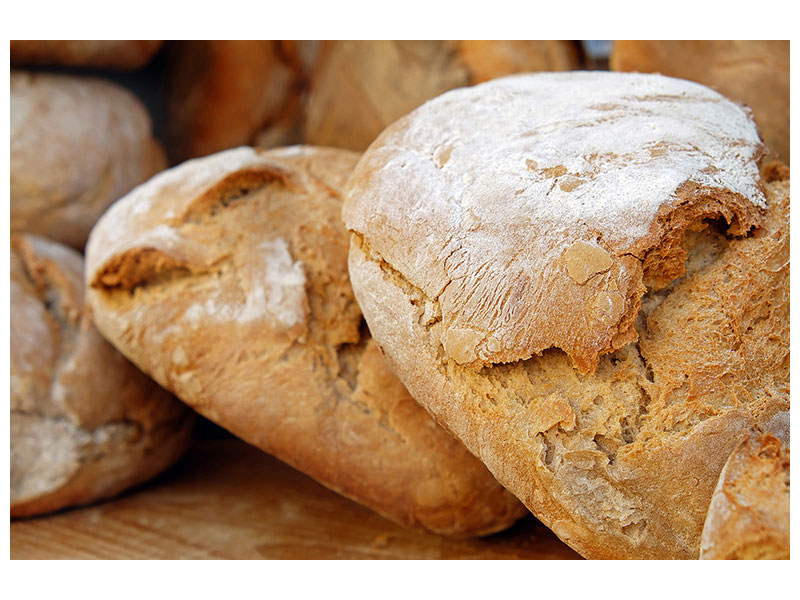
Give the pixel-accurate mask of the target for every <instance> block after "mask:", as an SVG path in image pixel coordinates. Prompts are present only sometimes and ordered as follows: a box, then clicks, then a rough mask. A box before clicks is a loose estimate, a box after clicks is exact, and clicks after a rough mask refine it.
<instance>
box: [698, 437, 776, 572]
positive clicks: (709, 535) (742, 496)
mask: <svg viewBox="0 0 800 600" xmlns="http://www.w3.org/2000/svg"><path fill="white" fill-rule="evenodd" d="M700 558H703V559H745V560H751V559H767V560H777V559H785V560H788V559H789V449H788V448H787V447H786V446H785V445H784V444H783V443H782V442H781V441H780V440H779V439H777V438H775V437H774V436H772V435H769V434H762V433H761V432H759V431H758V430H754V431H753V432H751V434H750V435H749V436H747V437H746V438H745V439H744V440H743V441H742V443H741V444H739V446H738V447H737V448H736V450H735V451H734V452H733V454H731V456H730V458H729V459H728V462H727V463H725V467H724V468H723V469H722V473H721V474H720V476H719V482H718V483H717V487H716V489H715V490H714V495H713V496H712V498H711V505H710V506H709V509H708V516H706V522H705V526H704V527H703V538H702V544H701V548H700Z"/></svg>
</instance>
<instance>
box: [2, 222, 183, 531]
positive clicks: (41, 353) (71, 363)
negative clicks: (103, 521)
mask: <svg viewBox="0 0 800 600" xmlns="http://www.w3.org/2000/svg"><path fill="white" fill-rule="evenodd" d="M10 308H11V355H10V358H11V516H12V517H18V516H30V515H35V514H41V513H46V512H51V511H55V510H58V509H61V508H64V507H67V506H73V505H76V504H85V503H88V502H93V501H96V500H100V499H102V498H108V497H110V496H113V495H116V494H118V493H119V492H121V491H123V490H124V489H127V488H129V487H131V486H133V485H135V484H138V483H140V482H142V481H145V480H147V479H149V478H150V477H153V476H154V475H156V474H158V473H159V472H161V471H162V470H164V469H165V468H167V467H168V466H169V465H171V464H172V463H173V462H174V461H175V460H176V459H177V458H178V457H179V456H180V455H181V454H182V452H183V450H184V449H185V448H186V446H187V445H188V442H189V437H190V434H191V431H192V424H193V422H194V420H193V418H192V417H193V415H192V413H191V411H190V410H188V409H187V408H186V407H185V406H184V405H183V404H181V403H180V402H178V401H177V400H176V399H175V398H174V397H172V396H171V395H170V394H168V393H167V392H166V391H165V390H163V389H162V388H160V387H159V386H157V385H156V384H155V382H153V381H152V380H150V379H149V378H148V377H146V376H145V375H144V374H143V373H141V372H140V371H139V370H138V369H136V368H135V367H134V366H133V365H132V364H131V363H130V362H128V361H127V360H125V358H124V357H123V356H122V355H121V354H119V353H118V352H117V351H116V350H114V348H113V347H112V346H111V345H110V344H109V343H108V342H106V341H105V340H104V339H103V338H102V337H101V336H100V334H99V333H98V331H97V330H96V329H95V327H94V325H92V322H91V316H90V314H89V311H88V309H87V308H86V307H85V306H84V303H83V259H82V258H81V256H80V255H79V254H78V253H77V252H75V250H72V249H71V248H67V247H65V246H62V245H61V244H56V243H54V242H52V241H50V240H46V239H44V238H40V237H37V236H32V235H26V236H23V235H13V236H12V238H11V306H10Z"/></svg>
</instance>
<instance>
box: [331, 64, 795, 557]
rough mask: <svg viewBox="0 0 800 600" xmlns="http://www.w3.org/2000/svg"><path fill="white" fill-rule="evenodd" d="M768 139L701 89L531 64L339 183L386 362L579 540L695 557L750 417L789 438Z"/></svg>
mask: <svg viewBox="0 0 800 600" xmlns="http://www.w3.org/2000/svg"><path fill="white" fill-rule="evenodd" d="M505 107H511V109H509V110H507V109H506V108H505ZM455 115H458V119H461V118H463V119H464V121H463V122H465V123H466V122H468V123H469V124H470V125H469V127H464V126H461V125H459V122H458V121H457V119H456V116H455ZM554 139H557V140H558V143H556V142H554V141H553V140H554ZM436 140H438V141H436ZM445 143H446V144H447V145H448V147H449V151H448V154H449V157H448V160H447V161H446V162H445V163H444V166H443V167H441V166H438V165H437V161H436V156H437V153H436V149H437V147H438V146H437V144H445ZM760 156H761V145H760V142H759V140H758V137H757V134H756V132H755V128H754V127H753V125H752V122H751V120H750V119H749V117H748V116H747V114H746V113H745V112H744V111H742V110H741V109H740V108H739V107H738V106H736V105H734V104H733V103H731V102H728V101H727V100H725V99H724V98H722V97H721V96H719V95H718V94H716V93H715V92H712V91H711V90H708V89H706V88H703V87H702V86H698V85H695V84H691V83H688V82H682V81H678V80H672V79H668V78H663V77H657V76H633V75H621V74H597V73H586V74H570V75H563V76H562V75H556V74H552V75H536V76H525V77H514V78H508V79H506V80H501V81H496V82H493V83H491V84H487V85H485V86H478V87H476V88H473V89H471V90H460V91H456V92H451V93H449V94H445V95H444V96H442V97H440V98H439V99H437V100H435V101H433V102H431V103H429V104H427V105H425V106H423V107H422V108H421V109H420V110H419V111H417V112H415V113H412V114H411V115H410V116H409V117H407V118H406V119H404V120H402V121H401V122H399V123H397V124H396V125H395V126H393V127H392V128H390V129H389V130H387V131H386V132H385V133H384V134H383V135H382V136H381V138H380V139H379V140H378V141H377V142H376V143H375V144H374V145H373V146H372V147H371V148H370V150H368V151H367V153H365V155H364V157H363V158H362V159H361V161H360V162H359V165H358V166H357V168H356V171H355V172H354V175H353V177H352V178H351V180H350V182H349V184H348V188H347V190H346V202H345V207H344V216H345V219H346V222H347V224H348V226H349V228H350V229H351V232H352V235H351V250H350V276H351V280H352V282H353V288H354V291H355V293H356V298H357V299H358V301H359V304H360V305H361V307H362V310H363V312H364V315H365V318H366V320H367V322H368V323H369V326H370V330H371V331H372V334H373V336H374V337H375V339H376V341H377V342H378V343H379V344H380V345H381V347H382V348H384V349H385V351H386V354H387V357H388V359H389V361H390V363H391V364H392V366H393V368H394V370H395V372H396V373H397V374H398V376H399V377H400V378H401V380H402V381H403V382H404V383H405V385H406V386H407V387H408V389H409V391H410V392H411V393H412V395H413V396H414V397H415V398H416V399H417V401H419V402H420V403H422V404H423V405H424V406H426V407H427V408H428V410H430V411H431V413H432V414H433V415H434V416H435V417H436V419H437V420H438V421H439V422H441V423H444V424H445V426H447V427H448V428H449V429H450V430H451V431H453V432H454V433H455V434H456V435H457V436H458V437H459V438H460V439H461V440H462V441H463V442H464V443H465V444H466V445H467V447H468V448H469V449H470V450H471V451H472V452H473V453H475V454H476V455H477V456H479V457H480V458H481V459H482V460H483V461H484V463H485V464H486V465H487V466H488V467H489V469H490V470H491V471H492V473H493V474H494V475H495V476H496V477H497V478H498V480H499V481H500V482H501V483H502V484H503V485H505V486H506V487H507V488H508V489H509V490H511V491H512V492H514V493H515V494H516V495H517V496H518V497H519V498H520V499H521V500H523V502H524V503H525V505H526V506H527V507H528V508H529V509H530V510H531V511H532V512H534V514H536V515H537V516H538V517H539V518H540V519H541V520H542V521H543V522H545V524H547V525H548V526H550V527H551V528H552V529H553V530H554V531H555V532H556V533H557V535H559V536H560V537H561V538H562V539H563V540H564V541H566V542H567V543H568V544H569V545H570V546H572V547H573V548H575V549H576V550H577V551H579V552H580V553H582V554H583V555H584V556H587V557H592V558H697V557H698V556H699V552H700V536H701V531H702V528H703V522H704V519H705V515H706V512H707V510H708V505H709V502H710V500H711V494H712V492H713V489H714V486H715V485H716V482H717V479H718V477H719V473H720V471H721V470H722V467H723V465H724V463H725V461H726V460H727V459H728V457H729V455H730V453H731V452H732V451H733V449H734V448H735V447H736V446H737V445H738V443H739V442H740V441H741V439H742V438H743V437H744V436H745V435H746V432H747V431H748V430H749V428H750V427H751V426H752V425H753V424H759V425H761V426H763V427H765V428H766V430H768V431H771V432H772V433H773V434H775V435H777V436H779V437H782V438H784V439H787V440H788V411H789V372H788V369H789V339H788V327H789V325H788V323H789V321H788V318H789V283H788V282H789V226H788V223H789V213H788V210H789V181H788V170H787V169H786V168H785V167H779V166H776V165H774V164H773V165H769V166H767V165H761V166H762V167H764V176H763V177H762V176H761V175H760V174H759V159H760ZM592 165H594V167H592ZM456 166H459V168H458V169H454V170H453V171H451V172H450V173H449V174H448V173H445V172H446V171H447V170H448V169H450V168H454V167H456ZM570 174H574V175H575V176H580V178H581V179H582V181H583V182H584V183H583V184H582V185H580V186H578V187H572V185H571V184H570V185H568V186H567V187H568V188H570V190H569V191H565V190H564V187H563V186H561V185H560V183H561V182H562V181H563V178H566V177H568V176H569V175H570ZM570 181H571V180H570ZM401 182H402V184H401ZM401 186H402V187H401ZM587 186H588V187H587ZM578 190H585V191H586V195H584V194H583V192H580V193H576V192H578ZM589 190H591V192H589ZM515 192H519V193H515Z"/></svg>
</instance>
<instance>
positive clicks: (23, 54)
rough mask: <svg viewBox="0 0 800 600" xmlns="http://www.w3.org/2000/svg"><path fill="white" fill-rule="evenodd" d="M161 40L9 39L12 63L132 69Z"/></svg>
mask: <svg viewBox="0 0 800 600" xmlns="http://www.w3.org/2000/svg"><path fill="white" fill-rule="evenodd" d="M162 44H163V42H162V41H161V40H11V66H13V67H19V66H34V65H36V66H62V67H88V68H93V69H115V70H122V71H132V70H136V69H140V68H141V67H143V66H144V65H146V64H147V63H148V62H149V61H150V59H151V58H153V56H154V55H155V53H156V52H158V50H159V49H160V48H161V46H162Z"/></svg>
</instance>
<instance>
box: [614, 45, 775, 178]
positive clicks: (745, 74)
mask: <svg viewBox="0 0 800 600" xmlns="http://www.w3.org/2000/svg"><path fill="white" fill-rule="evenodd" d="M610 66H611V68H612V69H613V70H615V71H638V72H642V73H661V74H662V75H669V76H671V77H681V78H683V79H690V80H692V81H696V82H698V83H702V84H703V85H707V86H709V87H711V88H713V89H715V90H717V91H718V92H719V93H720V94H724V95H725V96H726V97H728V98H730V99H731V100H735V101H737V102H744V103H745V104H746V105H747V106H748V107H749V108H750V109H751V110H752V111H753V117H754V118H755V121H756V124H757V125H758V129H759V131H760V132H761V135H762V137H763V139H764V142H765V143H766V145H767V146H768V147H769V148H770V149H771V150H773V151H774V152H775V153H777V155H778V156H779V157H780V159H781V160H783V161H784V162H785V163H786V164H789V41H788V40H617V41H615V42H614V46H613V51H612V53H611V57H610Z"/></svg>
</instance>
